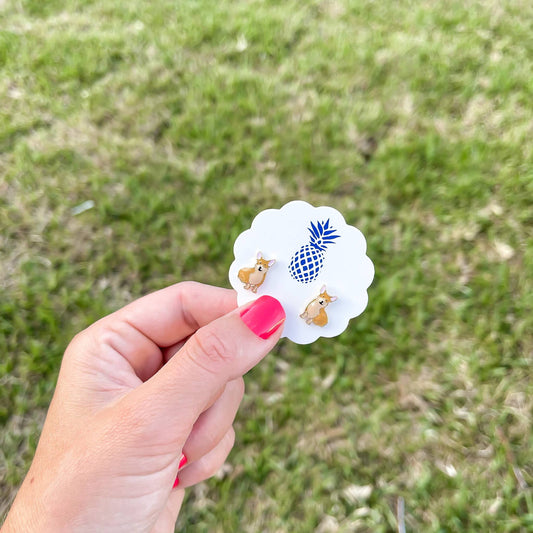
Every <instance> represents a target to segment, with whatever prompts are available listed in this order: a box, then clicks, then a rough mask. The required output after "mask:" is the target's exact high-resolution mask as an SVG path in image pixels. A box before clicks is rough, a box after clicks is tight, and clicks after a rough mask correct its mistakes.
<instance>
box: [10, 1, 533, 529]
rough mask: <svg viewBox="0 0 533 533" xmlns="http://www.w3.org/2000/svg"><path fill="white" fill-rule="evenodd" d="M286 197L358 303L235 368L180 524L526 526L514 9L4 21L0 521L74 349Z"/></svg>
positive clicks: (529, 23) (523, 74) (526, 337)
mask: <svg viewBox="0 0 533 533" xmlns="http://www.w3.org/2000/svg"><path fill="white" fill-rule="evenodd" d="M294 199H303V200H306V201H308V202H310V203H312V204H314V205H322V204H324V205H331V206H333V207H335V208H337V209H339V210H340V211H341V212H342V213H343V214H344V215H345V217H346V219H347V221H348V222H349V223H351V224H353V225H356V226H357V227H359V228H360V229H361V230H362V231H363V233H364V234H365V235H366V236H367V239H368V254H369V256H370V257H371V258H372V260H373V261H374V263H375V266H376V278H375V280H374V283H373V285H372V287H371V289H370V291H369V296H370V302H369V306H368V309H367V310H366V312H365V313H364V314H363V315H362V316H361V317H359V318H357V319H355V320H354V321H352V323H351V325H350V327H349V328H348V330H347V331H346V332H345V333H343V334H342V335H341V336H340V337H338V338H336V339H333V340H328V339H321V340H319V341H318V342H316V343H314V344H312V345H309V346H297V345H294V344H292V343H290V342H287V341H284V342H281V343H280V344H279V346H278V348H277V349H276V350H275V352H274V353H272V354H271V355H270V356H269V357H268V358H267V359H266V360H265V361H264V362H263V363H262V364H261V365H260V366H259V367H258V368H256V369H254V370H253V371H252V372H250V374H249V375H248V376H247V378H246V384H247V395H246V397H245V400H244V403H243V406H242V409H241V411H240V414H239V416H238V419H237V421H236V431H237V443H236V446H235V449H234V451H233V452H232V454H231V456H230V458H229V462H228V465H227V468H225V469H224V470H223V472H222V473H221V474H220V476H219V478H217V479H214V480H211V481H209V482H208V483H204V484H201V485H200V486H198V487H196V488H194V489H191V490H189V494H188V496H187V499H186V504H185V506H184V511H183V513H182V515H181V518H180V520H179V523H178V526H179V527H178V529H179V530H180V531H186V532H193V531H194V532H210V533H211V532H234V531H247V532H262V531H265V532H291V533H292V532H296V533H298V532H304V533H305V532H311V531H317V532H318V533H330V532H352V531H357V532H378V533H379V532H389V531H391V532H392V531H397V530H398V521H399V522H400V523H402V522H403V520H405V528H406V531H408V532H419V531H428V532H435V533H436V532H439V533H444V532H474V531H475V532H489V531H490V532H493V531H498V532H518V531H524V532H525V531H531V530H532V528H533V489H532V488H531V487H532V486H533V439H532V421H533V381H532V372H531V365H532V362H533V3H532V2H530V1H529V0H514V1H513V0H485V1H481V0H479V1H474V0H461V1H459V0H450V1H446V2H438V1H432V0H425V1H420V2H416V1H413V0H412V1H408V0H381V1H371V0H358V1H344V2H343V1H336V0H329V1H326V0H324V1H319V0H313V1H309V2H302V1H301V0H300V1H292V0H285V1H270V0H247V1H245V0H241V1H233V2H229V1H216V0H212V1H208V0H197V1H193V0H187V1H183V2H179V1H178V0H154V1H151V2H146V1H141V0H128V1H126V0H114V1H111V0H107V1H106V0H100V1H96V0H85V1H82V0H47V1H43V0H0V290H1V296H0V352H1V353H2V356H1V358H0V423H1V427H0V443H1V453H0V515H2V514H3V513H5V511H6V510H7V508H8V506H9V504H10V502H11V500H12V497H13V495H14V493H15V491H16V488H17V486H18V484H19V483H20V481H21V480H22V478H23V476H24V473H25V471H26V469H27V467H28V465H29V462H30V460H31V457H32V454H33V451H34V449H35V445H36V441H37V438H38V434H39V429H40V426H41V424H42V422H43V418H44V415H45V413H46V408H47V405H48V402H49V400H50V397H51V394H52V391H53V388H54V383H55V379H56V375H57V371H58V368H59V364H60V360H61V356H62V352H63V350H64V348H65V346H66V344H67V343H68V341H69V339H70V338H71V337H72V336H73V335H74V334H75V333H76V332H77V331H79V330H80V329H81V328H83V327H85V326H87V325H88V324H90V323H91V322H93V321H94V320H96V319H97V318H98V317H100V316H102V315H103V314H106V313H108V312H110V311H112V310H114V309H116V308H118V307H120V306H122V305H124V304H125V303H126V302H128V301H130V300H131V299H133V298H136V297H138V296H140V295H142V294H145V293H147V292H149V291H152V290H154V289H157V288H160V287H163V286H165V285H167V284H171V283H174V282H176V281H179V280H185V279H194V280H197V281H201V282H205V283H211V284H216V285H221V286H226V287H228V286H229V283H228V279H227V272H228V268H229V265H230V264H231V262H232V259H233V253H232V246H233V240H234V239H235V237H236V236H237V235H238V234H239V233H241V231H243V230H244V229H247V228H248V227H249V225H250V223H251V221H252V219H253V217H254V216H255V214H256V213H257V212H258V211H260V210H262V209H265V208H269V207H275V208H278V207H281V206H282V205H283V204H284V203H286V202H287V201H289V200H294ZM88 200H91V201H93V202H94V208H92V209H90V210H87V211H85V212H83V213H81V214H78V215H75V214H74V213H75V211H74V212H73V211H72V209H73V208H74V207H76V206H78V205H79V204H81V203H82V202H85V201H88ZM402 505H404V508H405V518H404V519H403V518H402V516H401V513H398V506H400V507H401V506H402ZM398 517H400V518H399V519H398Z"/></svg>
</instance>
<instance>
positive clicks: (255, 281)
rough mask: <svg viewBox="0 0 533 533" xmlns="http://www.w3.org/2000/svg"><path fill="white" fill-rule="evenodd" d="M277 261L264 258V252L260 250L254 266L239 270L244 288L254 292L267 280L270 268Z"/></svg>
mask: <svg viewBox="0 0 533 533" xmlns="http://www.w3.org/2000/svg"><path fill="white" fill-rule="evenodd" d="M275 262H276V260H275V259H271V260H270V261H269V260H267V259H263V254H262V253H261V252H258V254H257V261H256V263H255V266H254V267H252V268H241V269H240V270H239V279H240V280H241V281H242V282H243V283H244V288H245V289H247V290H250V291H252V292H254V293H256V292H257V289H258V288H259V287H260V286H261V285H262V284H263V282H264V281H265V278H266V275H267V272H268V269H269V268H270V267H271V266H272V265H273V264H274V263H275Z"/></svg>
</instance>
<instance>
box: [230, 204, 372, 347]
mask: <svg viewBox="0 0 533 533" xmlns="http://www.w3.org/2000/svg"><path fill="white" fill-rule="evenodd" d="M233 252H234V255H235V260H234V261H233V263H232V264H231V267H230V270H229V280H230V283H231V285H232V287H233V288H234V289H235V290H236V291H237V300H238V303H239V305H243V304H245V303H247V302H249V301H251V300H254V299H256V298H258V297H259V296H261V295H263V294H268V295H270V296H273V297H274V298H277V299H278V300H279V301H280V302H281V304H282V306H283V308H284V309H285V313H286V315H287V318H286V321H285V324H284V327H283V334H282V337H287V338H289V339H290V340H292V341H293V342H296V343H298V344H309V343H311V342H314V341H315V340H316V339H318V338H319V337H335V336H337V335H339V334H341V333H342V332H343V331H344V330H345V329H346V328H347V326H348V322H349V321H350V319H351V318H354V317H356V316H358V315H360V314H361V313H362V312H363V311H364V310H365V308H366V305H367V303H368V294H367V289H368V287H369V286H370V284H371V283H372V279H373V278H374V265H373V263H372V261H371V260H370V258H369V257H368V256H367V255H366V241H365V238H364V236H363V234H362V233H361V232H360V231H359V230H358V229H357V228H355V227H353V226H350V225H348V224H347V223H346V221H345V220H344V217H343V216H342V215H341V214H340V213H339V212H338V211H337V210H336V209H334V208H332V207H327V206H321V207H314V206H312V205H310V204H308V203H307V202H303V201H294V202H289V203H288V204H286V205H284V206H283V207H282V208H281V209H267V210H266V211H262V212H261V213H259V214H258V215H257V216H256V217H255V219H254V220H253V222H252V226H251V228H250V229H248V230H246V231H244V232H243V233H241V234H240V235H239V237H237V240H236V241H235V245H234V247H233Z"/></svg>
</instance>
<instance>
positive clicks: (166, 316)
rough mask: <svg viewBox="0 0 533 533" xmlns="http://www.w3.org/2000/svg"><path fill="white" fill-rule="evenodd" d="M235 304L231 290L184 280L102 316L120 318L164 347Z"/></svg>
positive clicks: (210, 320) (232, 307) (192, 331)
mask: <svg viewBox="0 0 533 533" xmlns="http://www.w3.org/2000/svg"><path fill="white" fill-rule="evenodd" d="M236 307H237V295H236V293H235V291H233V290H231V289H223V288H220V287H213V286H211V285H204V284H202V283H197V282H195V281H184V282H181V283H176V284H175V285H171V286H170V287H165V288H164V289H161V290H159V291H156V292H153V293H151V294H148V295H147V296H143V297H142V298H139V299H138V300H135V301H134V302H132V303H130V304H128V305H126V306H125V307H123V308H122V309H119V310H118V311H116V312H115V313H113V314H111V315H109V316H108V317H107V318H106V320H107V319H109V320H117V319H118V320H122V321H124V322H126V323H128V324H129V325H131V326H133V327H134V328H135V329H137V330H138V331H139V332H140V333H142V334H143V335H144V336H145V337H146V338H148V339H150V340H151V341H152V342H153V343H154V344H156V345H157V346H159V347H160V348H164V347H167V346H171V345H172V344H175V343H177V342H179V341H180V340H182V339H184V338H185V337H188V336H189V335H191V334H192V333H194V332H195V331H196V330H197V329H199V328H201V327H202V326H205V325H206V324H209V323H210V322H212V321H213V320H216V319H217V318H219V317H221V316H223V315H225V314H227V313H229V312H230V311H232V310H233V309H235V308H236Z"/></svg>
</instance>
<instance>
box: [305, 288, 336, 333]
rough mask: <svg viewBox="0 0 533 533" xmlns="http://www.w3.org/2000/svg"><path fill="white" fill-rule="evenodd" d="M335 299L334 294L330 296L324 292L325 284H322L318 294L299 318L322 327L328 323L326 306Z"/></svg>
mask: <svg viewBox="0 0 533 533" xmlns="http://www.w3.org/2000/svg"><path fill="white" fill-rule="evenodd" d="M336 299H337V297H336V296H330V295H329V294H328V293H327V292H326V286H325V285H322V288H321V289H320V294H319V295H318V296H317V297H316V298H315V299H314V300H312V301H311V302H310V303H309V304H307V307H306V308H305V311H304V312H303V313H302V314H301V315H300V318H303V319H304V320H305V323H306V324H311V323H313V324H315V325H317V326H320V327H324V326H325V325H326V324H327V323H328V315H327V314H326V311H325V309H326V307H327V306H328V305H329V304H330V303H331V302H334V301H335V300H336Z"/></svg>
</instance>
